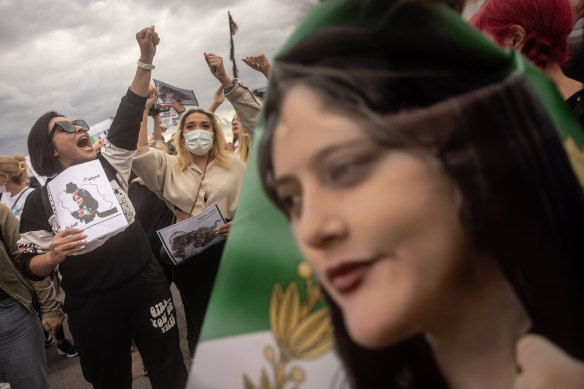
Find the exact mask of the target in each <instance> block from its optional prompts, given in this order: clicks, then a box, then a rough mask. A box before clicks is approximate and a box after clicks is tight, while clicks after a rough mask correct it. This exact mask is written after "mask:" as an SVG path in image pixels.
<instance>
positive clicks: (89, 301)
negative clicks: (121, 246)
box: [65, 257, 187, 389]
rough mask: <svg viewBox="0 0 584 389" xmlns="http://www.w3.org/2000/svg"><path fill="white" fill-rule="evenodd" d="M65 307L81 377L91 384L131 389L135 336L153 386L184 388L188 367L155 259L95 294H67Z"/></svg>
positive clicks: (160, 269) (167, 290)
mask: <svg viewBox="0 0 584 389" xmlns="http://www.w3.org/2000/svg"><path fill="white" fill-rule="evenodd" d="M65 311H66V312H67V313H68V314H69V327H70V329H71V333H72V334H73V338H74V339H75V346H76V348H77V352H78V353H79V358H80V362H81V369H82V370H83V376H84V377H85V379H86V380H87V381H89V382H91V383H92V384H93V386H94V388H108V389H110V388H127V389H129V388H131V387H132V371H131V370H132V366H131V364H132V360H131V355H130V342H131V339H134V342H135V343H136V346H137V347H138V350H139V351H140V354H141V356H142V360H143V361H144V366H145V367H146V370H147V371H148V376H149V379H150V382H151V384H152V387H153V388H154V389H162V388H165V389H166V388H180V389H183V388H184V386H185V383H186V379H187V370H186V367H185V364H184V360H183V356H182V353H181V351H180V348H179V334H178V325H177V322H176V311H175V309H174V303H173V300H172V296H171V294H170V289H169V286H168V282H167V281H166V278H165V276H164V273H163V271H162V268H161V267H160V264H159V263H158V261H157V260H156V259H154V257H152V260H151V261H149V263H148V264H147V265H146V267H145V268H144V269H143V270H142V271H141V272H140V273H138V274H137V275H135V276H134V277H133V278H131V279H129V280H128V281H126V282H125V283H124V284H122V285H119V286H116V287H114V288H111V289H108V290H106V291H103V292H99V293H91V294H87V295H81V296H76V295H72V294H67V295H66V297H65Z"/></svg>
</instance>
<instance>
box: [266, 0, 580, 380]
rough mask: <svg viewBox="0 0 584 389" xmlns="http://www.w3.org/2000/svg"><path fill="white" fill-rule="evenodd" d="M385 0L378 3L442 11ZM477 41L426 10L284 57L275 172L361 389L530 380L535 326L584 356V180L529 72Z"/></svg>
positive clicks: (274, 181)
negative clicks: (524, 345)
mask: <svg viewBox="0 0 584 389" xmlns="http://www.w3.org/2000/svg"><path fill="white" fill-rule="evenodd" d="M345 3H348V2H345ZM383 3H387V4H386V5H388V4H389V5H390V6H387V7H385V10H386V11H383V7H381V6H380V5H377V6H376V5H370V6H369V8H370V9H367V7H368V6H367V5H364V6H363V9H364V10H363V13H366V12H374V11H375V12H382V13H383V12H385V14H384V15H385V16H387V17H388V19H387V20H400V21H403V20H409V19H408V18H407V17H409V16H411V15H416V17H419V19H417V20H424V17H428V18H429V17H431V15H432V12H433V11H432V10H431V7H428V8H425V7H423V6H419V5H412V4H409V5H403V6H402V5H392V3H393V2H389V1H385V2H383ZM368 4H371V3H368ZM400 12H401V13H402V17H401V19H400V18H399V17H398V16H396V15H397V14H399V13H400ZM384 15H381V16H379V19H380V20H383V17H384ZM392 17H393V19H392ZM411 20H416V19H415V18H413V17H412V18H411ZM469 29H470V28H469ZM341 42H342V44H341ZM475 54H476V53H475ZM475 54H471V53H465V52H463V51H461V50H460V49H459V47H458V46H457V44H456V42H455V39H453V37H452V35H450V34H448V33H444V32H443V31H435V30H432V29H430V28H428V29H423V28H418V27H416V23H415V22H412V21H410V24H408V23H407V22H403V23H402V22H400V23H395V24H394V25H391V23H389V22H388V23H386V25H378V26H371V25H369V26H358V25H351V26H348V25H347V26H342V25H338V26H333V27H329V28H322V29H320V30H319V31H317V32H315V33H313V34H312V35H310V36H308V37H306V38H304V39H301V40H299V41H298V42H297V43H296V44H294V45H291V47H290V48H288V50H287V51H286V52H284V53H283V54H281V55H280V57H279V60H278V61H277V63H276V64H275V66H274V68H273V72H272V76H271V80H270V84H269V88H268V90H269V93H268V97H267V99H266V100H265V105H264V110H265V112H264V114H265V117H264V119H265V126H264V131H263V133H262V135H261V139H260V145H259V146H260V147H259V154H258V163H259V171H260V179H261V180H262V185H263V187H264V190H265V191H266V193H267V195H268V196H269V198H270V199H271V200H272V202H273V203H274V204H275V205H276V206H277V207H278V208H279V209H280V210H281V211H282V212H283V213H284V215H285V216H286V218H287V220H288V221H289V224H290V227H291V230H292V233H293V235H294V237H295V239H296V242H297V244H298V247H299V249H300V251H301V253H302V254H303V256H304V257H305V259H306V260H307V261H308V263H309V264H310V265H311V267H312V268H313V269H314V271H315V273H316V275H317V278H318V281H319V283H320V284H321V286H322V288H323V290H324V291H325V292H326V294H327V296H328V300H329V302H330V304H331V309H332V313H333V318H332V319H333V325H334V328H335V336H336V340H337V350H338V351H339V354H340V355H341V358H342V359H343V362H344V364H345V366H346V367H347V369H348V371H349V373H350V375H351V377H352V380H353V385H354V387H357V388H514V387H518V386H514V385H517V384H518V382H520V380H521V379H523V378H522V374H524V373H525V369H526V366H527V365H525V366H522V360H521V357H518V354H517V347H518V343H520V341H521V339H522V338H523V337H524V336H526V335H528V334H537V335H540V336H541V337H543V338H544V339H545V341H546V342H550V343H551V344H552V345H554V347H557V348H558V350H560V351H561V352H562V353H566V354H567V355H569V356H570V358H573V359H574V360H575V361H582V360H584V331H582V329H583V328H584V304H583V303H582V301H584V277H583V274H584V272H583V270H584V269H583V260H584V256H583V254H584V252H583V251H584V247H583V245H582V244H581V241H582V238H581V237H582V236H584V235H582V234H583V233H584V201H583V196H582V188H581V186H580V184H579V182H578V181H577V179H576V177H575V175H574V173H573V170H572V167H571V165H570V162H569V160H568V158H567V156H566V152H565V150H564V148H563V146H562V141H561V139H560V137H559V135H558V131H557V128H556V125H555V124H554V122H553V120H552V119H551V117H550V116H549V115H548V113H547V111H546V109H545V108H544V106H543V105H542V103H541V102H540V101H539V100H538V98H537V97H536V94H535V93H534V91H533V89H532V87H531V86H530V84H529V82H528V81H527V79H526V78H525V77H524V76H523V75H522V74H519V73H511V74H503V73H499V74H496V72H491V73H489V74H487V73H488V72H486V71H485V67H486V66H487V65H485V63H484V62H483V63H480V62H479V61H477V60H476V57H473V55H475ZM576 363H578V362H576ZM522 369H523V370H522ZM521 387H523V386H521ZM525 387H527V386H525ZM557 387H558V388H559V387H562V386H557ZM565 387H566V388H567V387H568V386H565Z"/></svg>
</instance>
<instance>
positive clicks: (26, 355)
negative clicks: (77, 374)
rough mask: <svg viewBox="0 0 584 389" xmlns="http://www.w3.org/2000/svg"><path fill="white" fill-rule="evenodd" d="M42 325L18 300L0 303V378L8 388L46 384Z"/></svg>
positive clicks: (25, 387) (40, 386) (14, 388)
mask: <svg viewBox="0 0 584 389" xmlns="http://www.w3.org/2000/svg"><path fill="white" fill-rule="evenodd" d="M42 328H43V327H42V325H41V322H40V320H39V318H38V317H37V315H35V314H33V313H31V312H30V311H28V310H27V309H26V308H25V307H23V306H22V305H21V304H20V303H16V302H15V303H14V304H12V305H10V306H2V305H0V382H8V383H9V384H10V387H11V388H12V389H29V388H35V389H36V388H48V387H49V380H48V378H47V360H46V356H45V346H44V343H45V341H44V336H43V330H42Z"/></svg>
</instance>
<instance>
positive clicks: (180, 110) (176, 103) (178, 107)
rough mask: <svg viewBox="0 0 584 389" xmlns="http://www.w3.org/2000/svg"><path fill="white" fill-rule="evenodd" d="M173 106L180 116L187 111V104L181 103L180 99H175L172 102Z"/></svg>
mask: <svg viewBox="0 0 584 389" xmlns="http://www.w3.org/2000/svg"><path fill="white" fill-rule="evenodd" d="M172 108H174V111H175V112H176V113H177V114H178V116H179V117H180V115H181V114H182V113H184V111H185V106H184V105H182V104H181V103H180V99H176V100H174V102H173V103H172Z"/></svg>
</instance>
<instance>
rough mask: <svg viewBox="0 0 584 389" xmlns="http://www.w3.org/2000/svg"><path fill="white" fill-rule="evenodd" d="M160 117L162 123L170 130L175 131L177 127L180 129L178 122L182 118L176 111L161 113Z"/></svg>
mask: <svg viewBox="0 0 584 389" xmlns="http://www.w3.org/2000/svg"><path fill="white" fill-rule="evenodd" d="M159 116H160V123H161V124H164V125H165V126H167V127H168V129H173V130H174V129H176V127H178V121H179V119H180V118H179V117H178V114H177V113H176V111H175V110H174V109H173V110H170V111H166V112H160V114H159Z"/></svg>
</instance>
